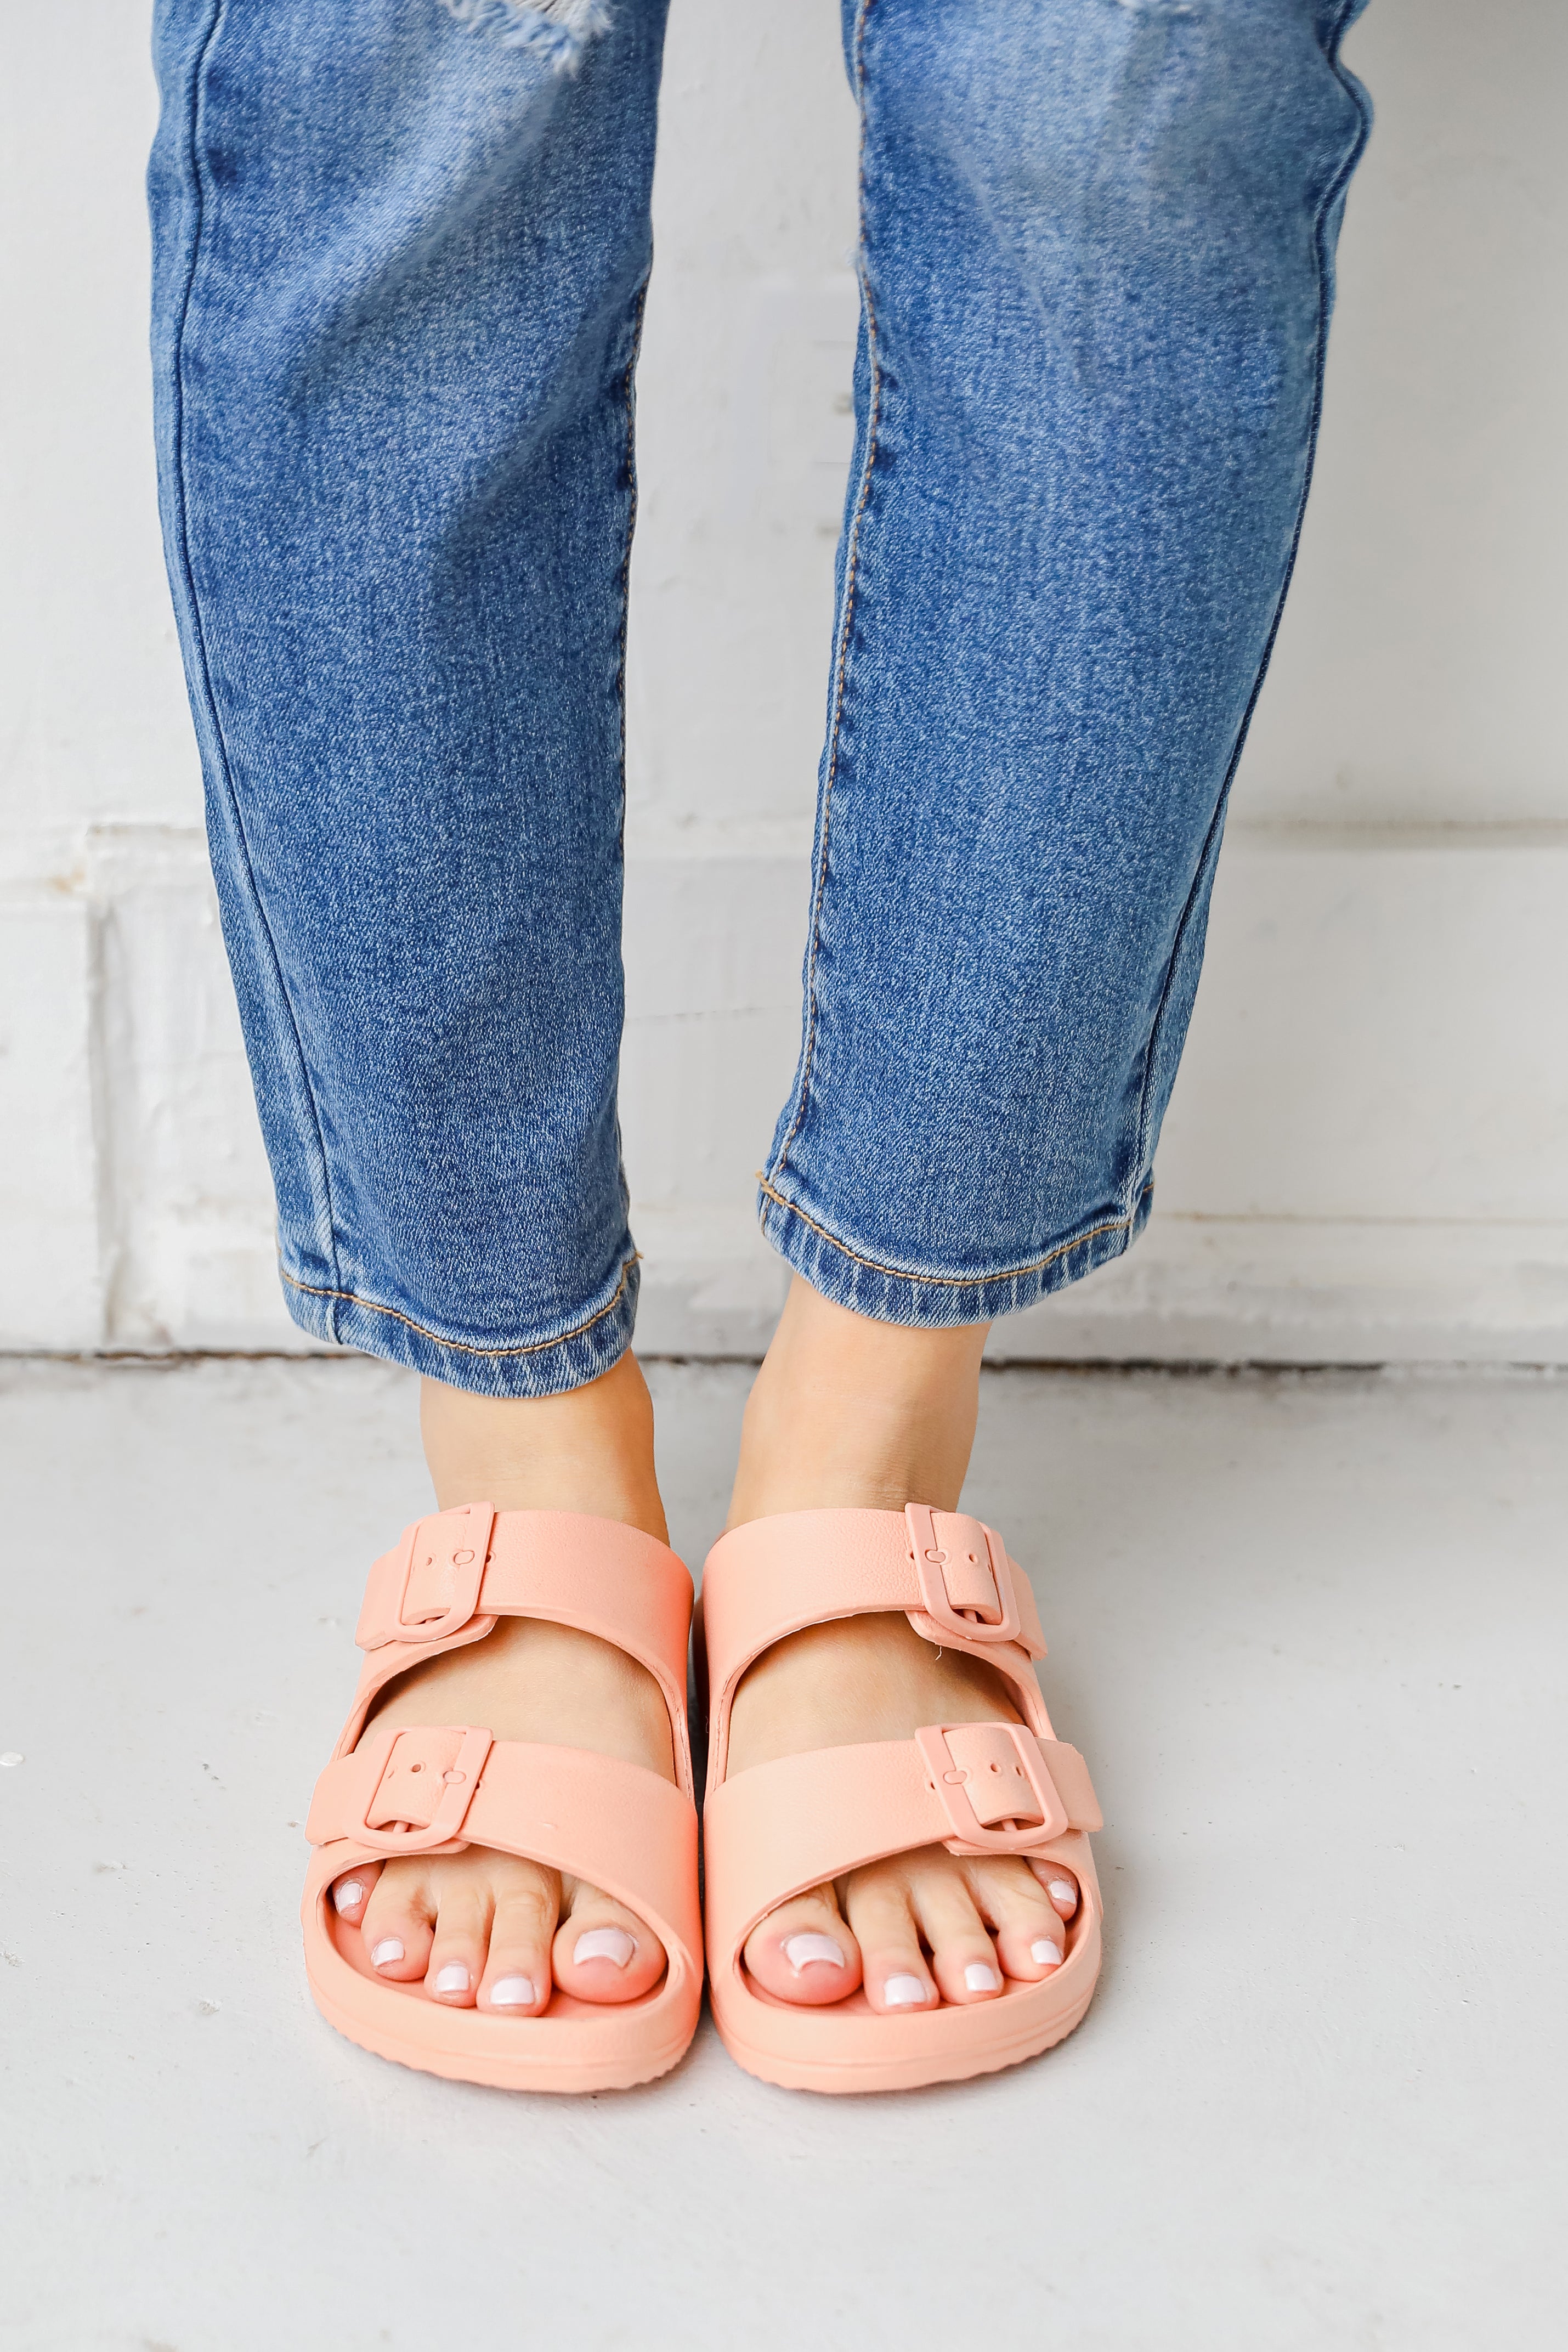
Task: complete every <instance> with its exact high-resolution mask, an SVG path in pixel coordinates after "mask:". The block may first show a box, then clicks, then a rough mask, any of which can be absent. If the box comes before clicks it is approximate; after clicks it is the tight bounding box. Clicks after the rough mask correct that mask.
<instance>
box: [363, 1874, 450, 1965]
mask: <svg viewBox="0 0 1568 2352" xmlns="http://www.w3.org/2000/svg"><path fill="white" fill-rule="evenodd" d="M434 1924H435V1904H434V1897H433V1895H432V1891H431V1887H430V1885H429V1882H428V1881H427V1879H426V1877H425V1874H424V1873H423V1870H422V1869H421V1868H420V1865H419V1864H418V1863H416V1862H414V1861H413V1860H410V1861H407V1862H390V1863H388V1864H387V1865H386V1868H385V1869H384V1870H383V1871H382V1874H381V1875H380V1876H379V1877H378V1879H377V1880H376V1883H375V1885H373V1886H372V1887H371V1893H370V1899H369V1901H368V1902H367V1903H366V1905H365V1907H364V1912H363V1915H362V1916H361V1921H360V1933H361V1936H362V1937H364V1939H365V1949H366V1951H367V1952H368V1953H369V1954H370V1956H371V1966H372V1967H373V1968H374V1969H375V1970H376V1973H377V1975H378V1976H383V1977H391V1978H392V1979H393V1980H394V1981H395V1982H396V1983H399V1984H412V1983H413V1980H414V1979H415V1978H416V1977H422V1976H423V1974H424V1969H425V1963H426V1961H427V1960H428V1959H429V1958H430V1946H431V1930H432V1928H433V1927H434Z"/></svg>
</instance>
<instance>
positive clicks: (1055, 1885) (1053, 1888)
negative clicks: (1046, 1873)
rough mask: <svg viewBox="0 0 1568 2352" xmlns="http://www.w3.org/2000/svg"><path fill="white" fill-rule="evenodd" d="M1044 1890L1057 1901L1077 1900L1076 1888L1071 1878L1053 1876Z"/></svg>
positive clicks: (1071, 1901)
mask: <svg viewBox="0 0 1568 2352" xmlns="http://www.w3.org/2000/svg"><path fill="white" fill-rule="evenodd" d="M1045 1891H1046V1893H1047V1894H1048V1895H1051V1897H1052V1899H1053V1900H1054V1901H1056V1902H1058V1903H1076V1902H1077V1900H1078V1889H1077V1887H1076V1886H1074V1885H1073V1884H1072V1881H1071V1878H1053V1879H1052V1880H1051V1884H1050V1885H1049V1886H1048V1887H1047V1888H1046V1890H1045Z"/></svg>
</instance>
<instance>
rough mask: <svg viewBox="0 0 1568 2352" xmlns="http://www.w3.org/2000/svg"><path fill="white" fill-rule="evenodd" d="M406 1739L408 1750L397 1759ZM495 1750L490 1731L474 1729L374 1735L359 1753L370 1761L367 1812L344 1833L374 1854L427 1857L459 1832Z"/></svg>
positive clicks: (389, 1731)
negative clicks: (424, 1855) (367, 1847)
mask: <svg viewBox="0 0 1568 2352" xmlns="http://www.w3.org/2000/svg"><path fill="white" fill-rule="evenodd" d="M404 1741H407V1742H408V1753H407V1754H406V1755H403V1756H401V1757H400V1756H399V1754H398V1750H399V1748H401V1747H402V1744H403V1742H404ZM494 1745H495V1735H494V1734H493V1733H492V1732H488V1731H483V1730H479V1729H477V1728H476V1727H475V1726H474V1725H472V1724H462V1723H455V1724H445V1725H443V1726H442V1727H439V1728H437V1729H430V1730H427V1729H425V1728H424V1727H420V1728H419V1729H417V1730H411V1729H400V1728H398V1727H395V1726H389V1727H388V1728H387V1729H386V1730H384V1731H372V1732H371V1735H370V1737H369V1738H367V1739H365V1740H363V1741H362V1742H361V1745H360V1747H359V1748H358V1749H357V1750H356V1755H358V1756H362V1757H363V1758H364V1759H365V1773H366V1784H367V1791H368V1793H367V1795H366V1798H365V1805H364V1812H363V1815H362V1816H361V1819H360V1820H358V1821H357V1822H354V1823H353V1825H352V1827H351V1828H350V1829H349V1830H348V1831H347V1832H345V1835H347V1836H349V1837H350V1838H352V1839H354V1840H355V1841H356V1842H357V1843H359V1844H361V1845H368V1846H369V1847H370V1848H371V1852H372V1853H388V1854H394V1853H429V1852H430V1850H431V1848H432V1847H433V1846H438V1845H449V1844H450V1843H452V1841H453V1840H454V1839H455V1838H457V1837H460V1836H461V1834H462V1831H463V1824H464V1822H465V1820H466V1819H467V1817H468V1808H469V1806H470V1805H471V1804H472V1803H473V1801H474V1791H475V1790H476V1788H477V1787H478V1785H479V1775H480V1774H481V1772H483V1770H484V1769H485V1764H486V1759H487V1758H488V1756H489V1753H490V1750H491V1748H493V1747H494ZM394 1759H395V1760H394ZM372 1814H374V1815H376V1816H377V1818H376V1819H375V1820H374V1821H372V1820H371V1815H372Z"/></svg>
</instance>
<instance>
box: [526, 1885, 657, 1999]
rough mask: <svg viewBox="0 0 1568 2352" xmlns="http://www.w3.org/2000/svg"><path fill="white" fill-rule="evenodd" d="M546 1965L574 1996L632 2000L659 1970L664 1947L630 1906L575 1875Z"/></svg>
mask: <svg viewBox="0 0 1568 2352" xmlns="http://www.w3.org/2000/svg"><path fill="white" fill-rule="evenodd" d="M550 1966H551V1969H552V1970H553V1972H554V1976H555V1980H556V1982H557V1984H558V1985H559V1987H560V1989H561V1990H562V1992H570V1993H571V1994H573V1995H574V1996H575V1997H576V1999H577V2000H638V1999H640V1998H641V1996H642V1995H643V1993H645V1992H651V1991H652V1990H653V1987H654V1985H656V1984H657V1983H658V1981H659V1979H660V1977H661V1976H662V1975H663V1973H664V1946H663V1944H661V1943H660V1941H659V1939H658V1937H657V1936H655V1935H654V1934H653V1930H652V1929H651V1928H649V1927H644V1926H643V1922H642V1920H641V1919H639V1918H638V1917H637V1916H636V1914H635V1913H634V1912H632V1911H628V1910H626V1909H625V1908H624V1906H622V1905H621V1904H619V1903H616V1902H613V1901H612V1898H611V1897H610V1896H609V1895H601V1893H600V1892H599V1890H598V1888H597V1887H594V1886H589V1885H585V1884H584V1883H583V1881H582V1880H581V1879H579V1880H578V1881H577V1883H576V1884H575V1885H574V1886H573V1887H572V1889H571V1903H570V1910H569V1911H568V1913H567V1916H566V1917H565V1918H564V1919H563V1920H562V1921H561V1923H560V1926H559V1927H558V1928H557V1929H556V1934H555V1942H554V1945H553V1946H552V1948H551V1951H550Z"/></svg>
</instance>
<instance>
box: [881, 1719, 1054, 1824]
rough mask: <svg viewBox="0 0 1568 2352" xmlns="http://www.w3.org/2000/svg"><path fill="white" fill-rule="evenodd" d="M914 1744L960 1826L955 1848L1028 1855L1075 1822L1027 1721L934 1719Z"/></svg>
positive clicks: (950, 1818)
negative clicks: (945, 1721) (1034, 1848)
mask: <svg viewBox="0 0 1568 2352" xmlns="http://www.w3.org/2000/svg"><path fill="white" fill-rule="evenodd" d="M915 1746H916V1747H917V1748H919V1750H920V1755H921V1759H922V1761H923V1762H924V1764H925V1771H926V1777H927V1779H928V1780H929V1782H930V1785H931V1787H932V1788H933V1789H934V1790H935V1791H936V1797H937V1799H938V1801H939V1802H940V1804H941V1807H942V1810H943V1811H944V1812H945V1813H946V1816H947V1823H948V1827H949V1828H950V1829H951V1830H952V1832H953V1834H952V1836H951V1837H949V1838H944V1839H943V1841H942V1843H943V1844H944V1845H945V1846H946V1849H947V1852H948V1853H1029V1852H1030V1849H1031V1848H1032V1847H1035V1846H1040V1845H1049V1844H1050V1843H1051V1840H1052V1839H1053V1838H1059V1837H1063V1836H1065V1835H1066V1833H1067V1831H1068V1830H1069V1828H1070V1827H1071V1822H1069V1819H1068V1813H1067V1808H1066V1806H1065V1805H1064V1804H1063V1803H1062V1801H1061V1797H1060V1796H1059V1795H1058V1794H1057V1790H1056V1786H1055V1783H1054V1782H1053V1781H1052V1780H1051V1774H1050V1773H1049V1772H1048V1771H1047V1769H1046V1766H1045V1759H1044V1758H1043V1757H1042V1756H1041V1754H1040V1742H1039V1741H1038V1740H1037V1739H1036V1738H1035V1736H1034V1734H1033V1732H1032V1731H1030V1729H1029V1727H1028V1726H1027V1725H1026V1724H1022V1723H936V1724H928V1725H927V1726H926V1727H925V1729H924V1730H923V1731H917V1732H916V1733H915Z"/></svg>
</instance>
